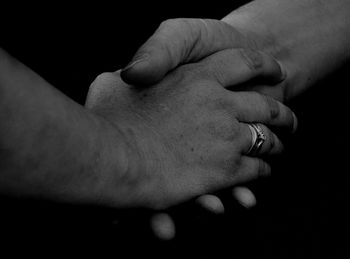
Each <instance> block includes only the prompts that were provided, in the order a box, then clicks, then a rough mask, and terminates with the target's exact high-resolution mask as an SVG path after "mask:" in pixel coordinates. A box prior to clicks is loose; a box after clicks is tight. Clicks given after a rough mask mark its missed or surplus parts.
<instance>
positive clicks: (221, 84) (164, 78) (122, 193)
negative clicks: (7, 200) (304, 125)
mask: <svg viewBox="0 0 350 259" xmlns="http://www.w3.org/2000/svg"><path fill="white" fill-rule="evenodd" d="M261 40H262V39H261ZM257 42H259V39H254V41H253V39H252V38H249V34H248V33H244V32H241V31H238V30H237V29H235V28H234V27H232V26H230V25H228V24H226V23H224V22H222V21H216V20H202V19H177V20H170V21H167V22H164V23H162V25H161V26H160V27H159V29H158V30H157V31H156V32H155V34H154V35H153V36H152V37H151V38H150V39H149V40H148V41H147V42H146V43H145V44H144V45H143V46H142V47H141V48H140V49H139V50H138V52H137V53H136V55H135V57H134V59H133V61H132V62H131V63H130V65H129V66H127V67H126V68H125V69H124V70H122V71H117V72H112V73H103V74H101V75H100V76H98V77H97V78H96V80H95V81H94V82H93V83H92V85H91V87H90V89H89V93H88V97H87V100H86V107H87V108H88V109H89V110H91V111H92V112H93V113H95V114H97V115H99V116H100V117H101V118H103V121H104V123H105V128H106V132H110V134H107V135H109V145H108V148H107V150H106V152H105V155H106V156H107V158H108V159H106V160H105V161H107V162H106V163H105V165H104V166H105V170H106V175H108V176H106V179H108V180H106V181H105V183H104V185H103V188H104V196H105V199H107V200H108V202H109V203H110V204H111V205H112V206H118V207H134V206H137V207H149V208H153V209H164V208H167V207H169V206H172V205H175V204H178V203H180V202H183V201H186V200H188V199H191V198H194V197H197V196H200V195H203V194H206V193H211V192H214V191H216V190H219V189H222V188H227V187H230V186H234V185H236V184H238V183H242V182H246V181H248V180H251V179H254V178H257V177H259V176H262V175H269V174H270V170H271V169H270V166H269V164H268V163H267V162H266V161H265V160H264V158H265V157H266V156H270V155H276V154H279V153H281V151H282V150H283V144H282V142H281V140H280V138H279V137H278V134H276V133H275V132H274V130H272V129H278V130H279V131H280V130H281V131H284V132H289V133H292V132H294V131H295V129H296V126H297V121H296V117H295V115H294V113H293V112H292V111H291V110H290V109H289V108H288V107H286V106H285V105H283V104H282V103H281V102H279V101H278V100H276V99H279V100H283V99H284V98H286V96H285V95H286V93H285V91H284V87H283V84H284V80H285V78H286V76H287V74H286V71H284V68H283V66H282V65H281V64H280V63H278V61H277V60H276V59H275V58H274V57H272V56H270V55H269V54H268V53H265V52H263V51H261V50H260V49H259V44H257ZM252 90H254V91H252ZM273 97H274V98H275V99H274V98H273ZM248 123H259V125H261V127H262V129H263V132H264V134H265V135H266V137H267V138H266V141H265V142H264V144H263V145H262V147H261V149H260V150H259V151H258V152H257V153H256V154H248V150H249V148H250V146H251V138H252V136H251V132H250V130H249V127H248ZM115 132H117V133H118V134H119V135H121V136H122V139H123V146H124V149H123V151H122V152H123V155H122V157H124V158H125V159H124V160H123V163H122V165H120V164H119V165H116V164H115V163H116V162H115V160H114V159H113V157H114V156H116V154H117V153H118V155H119V154H120V152H121V151H120V149H119V148H116V147H117V146H118V144H117V143H116V142H115V141H116V139H115V138H114V135H115ZM119 139H120V138H119ZM119 145H120V143H119ZM121 166H122V168H123V170H122V171H123V172H124V173H123V174H122V175H115V174H113V169H114V168H116V167H119V168H120V167H121Z"/></svg>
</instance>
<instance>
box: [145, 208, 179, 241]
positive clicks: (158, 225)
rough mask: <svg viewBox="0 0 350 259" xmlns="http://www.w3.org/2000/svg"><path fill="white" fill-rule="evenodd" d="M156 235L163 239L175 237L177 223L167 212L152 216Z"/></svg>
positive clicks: (152, 224) (152, 225)
mask: <svg viewBox="0 0 350 259" xmlns="http://www.w3.org/2000/svg"><path fill="white" fill-rule="evenodd" d="M151 227H152V230H153V233H154V235H155V236H156V237H157V238H159V239H161V240H164V241H166V240H171V239H173V238H174V237H175V223H174V221H173V219H172V218H171V217H170V216H169V215H168V214H166V213H159V214H156V215H154V216H153V217H152V218H151Z"/></svg>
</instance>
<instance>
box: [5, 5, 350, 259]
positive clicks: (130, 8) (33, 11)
mask: <svg viewBox="0 0 350 259" xmlns="http://www.w3.org/2000/svg"><path fill="white" fill-rule="evenodd" d="M244 2H246V1H233V0H232V1H220V2H209V3H205V2H204V1H202V2H200V3H199V2H197V3H195V2H192V3H191V4H190V1H187V2H184V3H182V2H174V1H163V2H162V3H152V2H150V3H147V4H145V3H143V4H141V5H140V3H137V2H134V1H128V2H127V3H123V4H121V3H120V2H117V1H114V2H113V3H110V2H102V1H96V2H93V3H88V4H87V3H82V4H75V5H72V4H71V3H69V4H68V3H67V4H63V3H62V2H60V3H55V2H50V3H47V4H44V5H43V4H34V3H31V4H26V5H23V4H22V3H19V2H15V3H12V4H11V6H10V5H9V6H7V5H6V6H5V5H2V8H1V18H0V28H1V31H0V46H1V47H2V48H4V49H5V50H7V51H8V52H9V53H11V54H12V55H13V56H14V57H16V58H17V59H19V60H20V61H22V62H23V63H24V64H26V65H27V66H29V67H30V68H32V69H33V70H34V71H36V72H37V73H39V74H40V75H41V76H43V77H44V78H45V79H46V80H47V81H49V82H50V83H51V84H53V85H54V86H55V87H57V88H58V89H60V90H61V91H62V92H64V93H65V94H67V95H68V96H70V97H71V98H72V99H74V100H76V101H77V102H79V103H81V104H83V103H84V99H85V97H86V93H87V90H88V87H89V84H90V83H91V82H92V81H93V79H94V78H95V77H96V76H97V75H98V74H99V73H101V72H104V71H114V70H117V69H119V68H121V67H123V66H125V65H126V64H127V62H128V61H129V59H130V58H131V57H132V55H133V53H134V52H135V51H136V49H137V47H138V46H140V44H141V43H143V42H144V41H145V40H146V39H147V38H148V37H149V36H150V35H151V34H152V33H153V31H154V30H155V29H156V28H157V26H158V25H159V23H160V22H161V21H163V20H165V19H168V18H175V17H201V18H217V19H220V18H222V17H223V16H224V15H226V14H227V13H229V12H230V11H231V10H233V9H234V8H236V7H237V6H239V5H240V4H243V3H244ZM276 22H278V21H276ZM347 71H349V68H346V67H345V68H344V69H343V70H342V71H339V72H338V73H336V74H335V75H334V76H332V77H331V78H329V79H327V80H325V81H324V82H322V83H320V84H318V85H316V86H315V87H314V88H313V89H312V90H310V91H308V92H307V93H305V94H304V95H303V96H302V97H300V98H297V99H296V100H294V101H293V102H292V103H290V104H289V105H290V106H291V107H292V108H293V109H294V111H295V112H296V114H297V116H298V118H299V125H300V126H299V130H298V132H297V133H296V135H295V136H293V137H292V139H290V140H289V141H288V142H287V150H286V153H285V155H283V156H282V157H280V158H279V159H278V160H276V161H274V162H273V165H272V166H273V176H272V178H270V179H265V180H259V181H257V182H253V183H251V184H249V186H250V187H251V188H252V190H253V191H254V193H255V194H256V196H257V199H258V205H257V206H256V207H255V208H254V209H252V210H249V211H247V210H245V209H243V208H242V207H241V206H240V205H239V204H237V203H235V202H234V201H233V199H232V197H231V194H230V190H223V191H221V192H219V193H217V194H218V195H219V196H220V197H221V198H222V199H223V200H224V202H225V206H226V213H225V215H223V216H215V215H210V214H208V213H206V212H204V211H201V210H200V209H199V208H196V207H195V206H194V205H193V203H191V202H189V203H186V204H182V205H180V206H178V207H175V208H172V209H171V210H170V212H171V213H172V215H173V216H174V218H175V219H176V223H177V237H176V239H175V240H174V241H170V242H164V241H159V240H157V239H156V238H155V237H154V236H153V235H152V233H151V231H150V229H149V227H148V217H149V216H150V215H151V212H150V211H144V210H133V211H118V210H112V209H106V208H94V207H85V206H79V207H77V206H70V205H62V204H53V203H49V202H43V201H29V200H13V199H10V198H5V197H1V199H0V202H1V203H0V236H1V239H2V241H0V253H3V254H5V252H10V253H11V254H12V256H14V255H15V254H25V255H36V256H44V257H47V258H51V257H52V256H57V255H60V256H69V255H72V254H74V255H79V256H83V255H84V256H85V255H95V256H96V257H99V258H105V257H106V258H107V257H113V258H133V257H134V256H147V257H149V258H169V257H174V258H175V257H176V258H177V257H179V256H182V257H185V258H187V257H188V256H192V257H193V258H206V257H208V258H323V257H324V258H326V257H327V258H347V257H348V256H349V253H348V251H347V250H348V249H349V248H350V246H349V244H348V243H349V233H350V232H349V230H350V225H349V223H348V219H349V213H348V212H347V207H348V203H349V199H350V195H349V192H348V186H349V185H350V179H349V160H348V147H349V133H348V126H347V119H348V118H349V116H348V103H347V99H348V96H349V95H348V94H347V88H348V85H349V79H348V77H347V74H346V73H347ZM0 257H2V258H4V257H3V256H2V255H1V254H0Z"/></svg>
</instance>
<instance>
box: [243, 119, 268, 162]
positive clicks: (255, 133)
mask: <svg viewBox="0 0 350 259" xmlns="http://www.w3.org/2000/svg"><path fill="white" fill-rule="evenodd" d="M248 127H249V129H250V132H251V133H252V144H251V146H250V148H249V150H248V152H247V154H248V155H252V154H256V153H257V152H258V151H259V150H260V148H261V146H262V145H263V144H264V142H265V140H266V136H265V135H264V132H263V130H262V128H261V127H260V125H259V124H257V123H249V124H248Z"/></svg>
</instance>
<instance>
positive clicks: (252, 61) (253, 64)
mask: <svg viewBox="0 0 350 259" xmlns="http://www.w3.org/2000/svg"><path fill="white" fill-rule="evenodd" d="M239 53H240V55H241V57H242V58H243V60H244V61H245V63H246V65H247V66H248V68H249V69H250V70H251V71H252V72H254V73H257V72H258V71H260V70H261V69H262V67H263V65H264V59H263V56H262V55H261V53H259V52H258V51H254V50H252V49H239Z"/></svg>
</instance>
